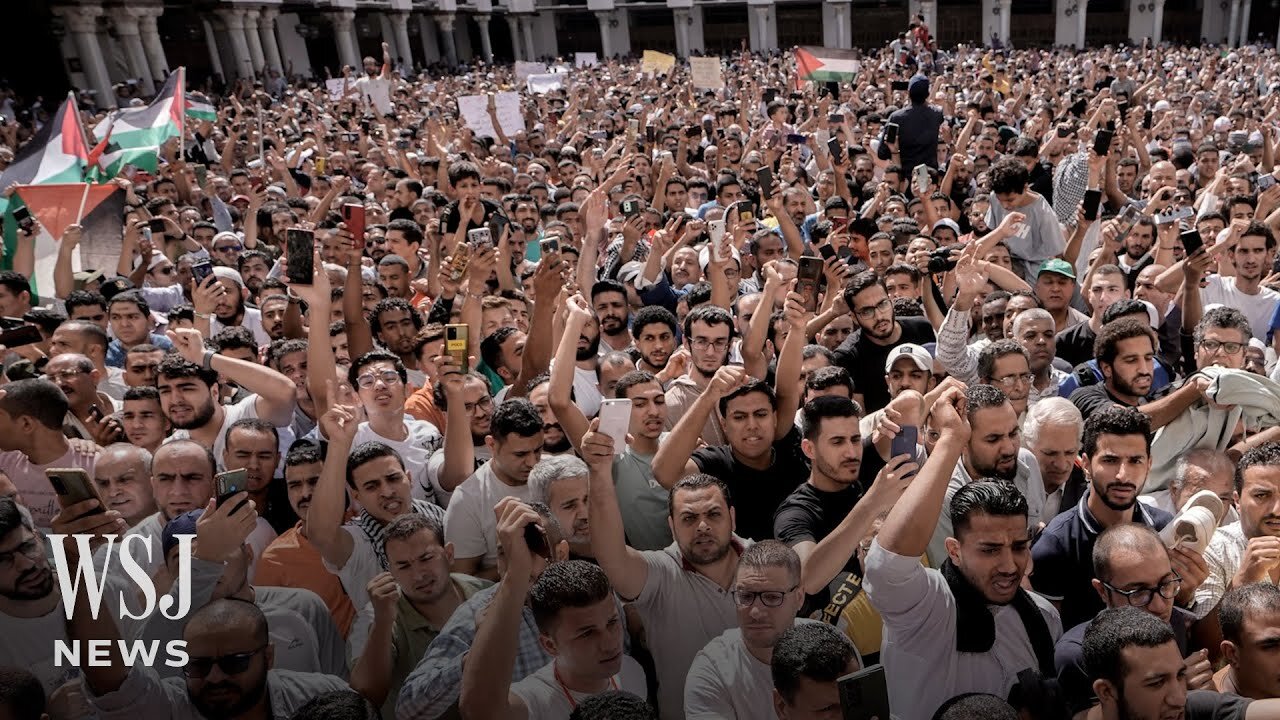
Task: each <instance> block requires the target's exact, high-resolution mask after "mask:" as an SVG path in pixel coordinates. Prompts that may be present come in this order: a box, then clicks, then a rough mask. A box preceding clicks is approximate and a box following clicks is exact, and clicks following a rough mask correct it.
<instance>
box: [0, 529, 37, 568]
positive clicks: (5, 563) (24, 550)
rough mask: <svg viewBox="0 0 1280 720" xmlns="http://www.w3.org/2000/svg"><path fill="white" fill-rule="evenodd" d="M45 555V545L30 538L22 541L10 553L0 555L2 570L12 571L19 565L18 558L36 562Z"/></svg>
mask: <svg viewBox="0 0 1280 720" xmlns="http://www.w3.org/2000/svg"><path fill="white" fill-rule="evenodd" d="M43 554H44V543H42V542H40V540H39V539H38V538H36V537H34V536H33V537H30V538H28V539H26V540H23V541H22V544H21V545H19V546H18V547H16V548H14V549H12V550H10V551H9V552H5V553H0V569H2V570H6V571H8V570H12V569H13V568H14V565H15V564H16V563H17V560H18V557H19V556H21V557H24V558H26V559H28V560H35V559H37V558H39V557H40V556H41V555H43Z"/></svg>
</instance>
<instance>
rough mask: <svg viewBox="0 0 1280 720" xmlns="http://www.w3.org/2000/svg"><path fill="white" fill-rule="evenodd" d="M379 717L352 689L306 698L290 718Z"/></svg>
mask: <svg viewBox="0 0 1280 720" xmlns="http://www.w3.org/2000/svg"><path fill="white" fill-rule="evenodd" d="M379 717H381V716H380V715H379V714H378V709H377V708H375V707H374V706H373V705H372V704H371V703H370V702H369V701H368V700H366V699H365V697H364V696H363V695H361V694H360V693H358V692H356V691H354V690H331V691H329V692H327V693H323V694H320V695H317V696H315V697H313V698H311V699H310V700H308V701H307V702H306V703H305V704H303V706H302V707H300V708H298V709H297V710H296V711H294V713H293V715H292V716H290V720H377V719H378V718H379Z"/></svg>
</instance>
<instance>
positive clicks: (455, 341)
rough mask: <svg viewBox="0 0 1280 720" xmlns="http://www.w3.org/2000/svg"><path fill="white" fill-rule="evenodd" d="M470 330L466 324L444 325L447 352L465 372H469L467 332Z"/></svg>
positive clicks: (445, 349)
mask: <svg viewBox="0 0 1280 720" xmlns="http://www.w3.org/2000/svg"><path fill="white" fill-rule="evenodd" d="M469 330H470V328H468V326H466V325H445V326H444V351H445V354H447V355H448V356H449V357H451V358H453V360H454V362H456V363H457V364H458V368H459V369H460V370H461V371H462V372H463V373H467V372H469V370H468V368H467V333H468V331H469Z"/></svg>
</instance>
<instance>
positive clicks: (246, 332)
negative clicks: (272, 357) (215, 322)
mask: <svg viewBox="0 0 1280 720" xmlns="http://www.w3.org/2000/svg"><path fill="white" fill-rule="evenodd" d="M209 344H210V345H212V346H213V349H214V350H215V351H217V352H219V353H224V352H226V351H228V350H248V351H250V352H252V353H253V354H254V357H255V358H256V357H257V355H258V340H257V338H255V337H254V336H253V331H252V330H250V329H249V328H247V327H245V326H243V325H231V326H229V327H224V328H222V329H221V330H219V331H218V332H217V333H215V334H214V336H213V337H211V338H209Z"/></svg>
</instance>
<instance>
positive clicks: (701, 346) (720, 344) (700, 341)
mask: <svg viewBox="0 0 1280 720" xmlns="http://www.w3.org/2000/svg"><path fill="white" fill-rule="evenodd" d="M689 344H690V345H692V346H693V349H695V350H706V349H707V348H709V347H713V346H714V347H715V349H717V350H724V349H725V348H727V347H729V338H718V339H716V340H711V339H709V338H704V337H696V338H694V339H692V340H690V341H689Z"/></svg>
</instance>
